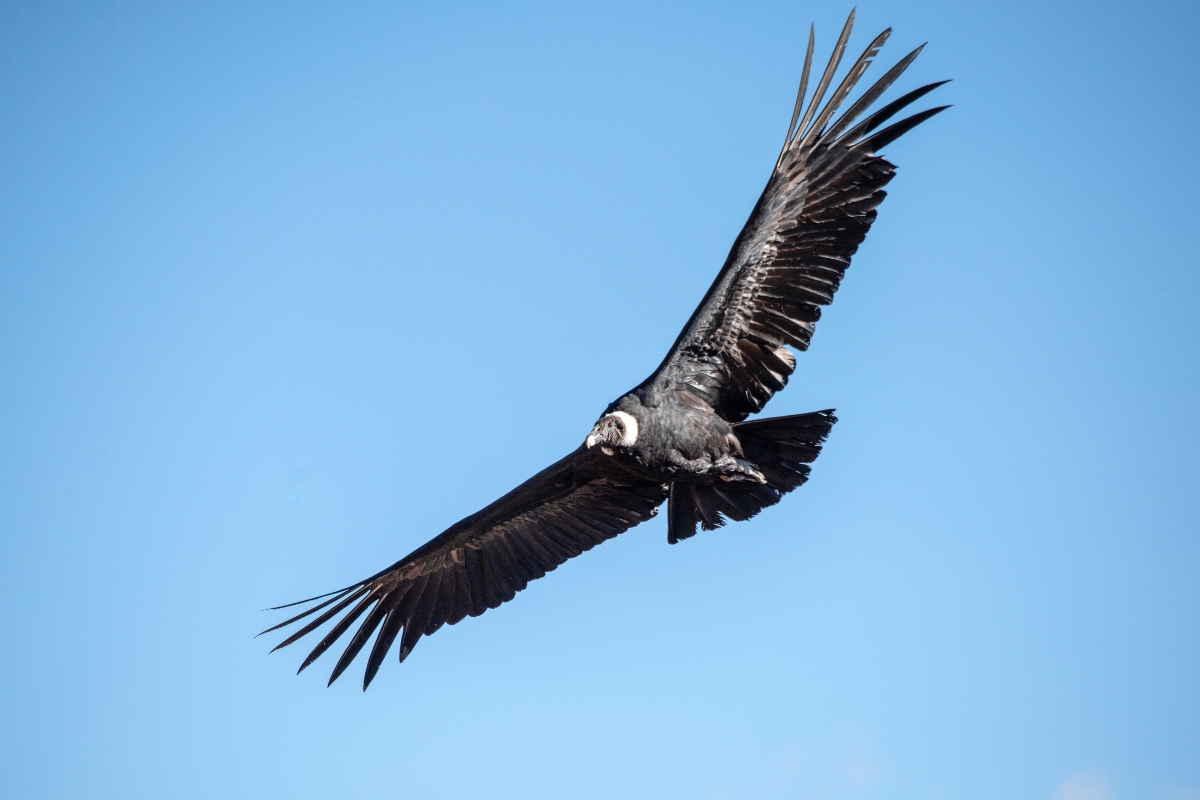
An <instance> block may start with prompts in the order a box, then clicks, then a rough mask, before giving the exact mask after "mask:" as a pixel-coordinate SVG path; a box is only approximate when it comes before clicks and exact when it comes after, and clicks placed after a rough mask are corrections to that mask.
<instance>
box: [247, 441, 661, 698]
mask: <svg viewBox="0 0 1200 800" xmlns="http://www.w3.org/2000/svg"><path fill="white" fill-rule="evenodd" d="M666 496H667V490H666V488H664V487H663V485H662V484H660V483H655V482H653V481H647V480H643V479H640V478H635V477H632V476H629V475H626V474H624V473H616V472H614V471H613V468H612V467H611V466H610V464H609V463H607V462H606V461H605V460H604V459H603V457H602V456H599V455H597V454H595V453H593V452H591V451H589V450H587V449H585V448H582V447H581V448H580V449H579V450H576V451H575V452H574V453H572V454H571V455H569V456H567V457H566V458H564V459H562V460H561V461H559V462H558V463H556V464H553V465H551V466H550V467H547V468H546V469H544V470H542V471H541V472H539V473H538V474H537V475H535V476H533V477H532V478H530V479H529V480H528V481H526V482H525V483H523V484H521V485H520V486H518V487H517V488H516V489H514V490H513V491H511V492H509V493H508V494H506V495H505V496H504V497H502V498H500V499H499V500H497V501H496V502H494V503H492V504H491V505H489V506H488V507H486V508H484V509H483V510H481V511H479V512H478V513H475V514H472V515H471V516H469V517H467V518H466V519H464V520H462V521H460V522H458V523H456V524H455V525H452V526H451V527H450V528H448V529H447V530H446V531H445V532H444V533H442V534H441V535H439V536H437V537H436V538H434V539H432V540H431V541H429V542H427V543H426V544H424V545H422V546H421V547H419V548H417V549H416V550H415V551H414V552H413V553H411V554H410V555H408V556H407V557H405V558H403V559H401V560H400V561H398V562H396V563H395V564H393V565H392V566H390V567H388V568H387V569H385V570H384V571H383V572H380V573H378V574H377V575H373V576H372V577H370V578H368V579H366V580H365V581H362V582H360V583H356V584H354V585H353V586H348V587H346V588H345V589H343V590H341V591H340V592H335V593H333V596H332V597H330V596H329V595H322V597H315V598H312V600H313V601H316V600H322V602H320V603H317V604H316V605H314V606H313V607H312V608H310V609H308V610H306V611H303V612H301V613H300V614H297V615H295V616H293V617H292V618H291V619H288V620H286V621H284V622H282V623H280V624H279V625H276V626H274V627H273V628H269V629H268V630H277V629H279V628H283V627H285V626H287V625H290V624H292V623H294V622H298V621H300V620H302V619H306V618H307V617H309V615H311V614H313V613H315V612H317V611H323V613H321V614H320V615H319V616H316V617H315V618H313V619H312V620H311V621H310V622H308V623H307V624H305V626H304V627H303V628H301V629H300V630H298V631H296V632H295V633H293V634H292V635H291V636H289V637H288V638H287V639H285V640H284V641H283V642H281V643H280V644H279V646H278V647H276V648H275V649H276V650H278V649H279V648H280V647H286V646H288V645H289V644H292V643H293V642H295V641H297V640H298V639H301V638H303V637H304V636H306V635H308V634H309V633H312V632H313V631H315V630H316V629H317V628H319V627H321V626H322V625H323V624H325V623H326V622H329V621H330V620H333V619H335V618H337V617H338V616H339V615H341V614H343V612H345V613H344V615H343V616H341V618H340V619H338V621H337V622H336V623H335V624H334V626H333V628H332V629H331V630H330V631H329V633H327V634H326V635H325V636H324V637H323V638H322V639H321V640H320V641H319V642H318V643H317V645H316V647H314V648H313V650H312V652H311V653H309V655H308V656H307V657H306V658H305V659H304V662H303V663H302V664H301V666H300V669H301V670H303V669H304V668H305V667H307V666H308V665H309V664H311V663H312V662H313V661H315V660H316V659H317V658H318V657H320V656H321V655H322V654H323V653H324V652H325V651H326V650H328V649H329V648H330V647H332V646H333V645H334V644H335V643H336V642H337V641H338V640H339V639H340V638H341V637H342V636H343V635H344V634H345V633H346V632H347V631H348V630H349V629H350V628H351V627H352V626H353V625H354V623H355V622H356V621H357V620H358V619H359V618H360V617H363V615H364V614H365V615H366V616H365V618H363V621H362V622H361V623H359V626H358V628H357V629H356V630H355V632H354V634H353V635H352V636H351V637H350V641H349V643H348V644H347V646H346V649H345V650H344V651H343V652H342V655H341V657H340V658H339V659H338V662H337V664H336V665H335V666H334V669H333V673H332V675H331V676H330V678H329V682H330V683H333V682H334V681H335V680H337V678H338V676H340V675H341V674H342V672H344V671H345V670H346V668H347V667H349V666H350V664H351V662H353V661H354V658H355V657H356V656H357V655H358V654H359V652H361V651H362V649H363V648H364V647H366V645H367V643H368V642H369V641H370V640H371V636H372V634H375V632H376V630H378V635H377V636H376V637H375V643H374V645H373V646H372V647H371V649H370V655H369V656H368V657H367V668H366V673H365V674H364V676H363V689H366V688H367V686H369V685H370V683H371V681H372V680H373V679H374V678H375V674H376V673H377V672H378V671H379V666H380V664H382V663H383V659H384V657H385V656H386V655H387V653H388V651H389V650H390V649H391V647H392V645H393V644H394V643H395V641H396V638H397V637H399V638H400V660H401V661H403V660H404V659H405V658H407V657H408V654H409V653H410V652H412V649H413V647H414V646H416V644H417V640H418V639H420V638H421V637H422V636H426V635H428V634H430V633H433V632H434V631H436V630H437V629H438V628H440V627H441V626H442V625H445V624H447V623H449V624H451V625H453V624H454V623H456V622H458V621H460V620H461V619H463V618H464V617H466V616H468V615H469V616H473V617H474V616H479V615H480V614H482V613H483V612H484V611H486V610H487V609H489V608H495V607H496V606H498V605H500V604H501V603H504V602H507V601H508V600H511V599H512V598H513V596H514V595H515V594H516V593H517V592H519V591H521V590H522V589H524V588H525V586H526V585H527V584H528V583H529V581H531V580H535V579H537V578H540V577H542V576H543V575H545V574H546V573H547V572H550V571H551V570H553V569H555V568H556V567H557V566H558V565H559V564H562V563H563V562H564V561H566V560H567V559H569V558H572V557H574V556H577V555H579V554H580V553H582V552H584V551H586V550H590V549H591V548H592V547H594V546H596V545H597V544H599V543H600V542H603V541H605V540H606V539H611V538H612V537H614V536H616V535H617V534H619V533H622V532H624V531H627V530H629V529H630V528H632V527H633V526H635V525H637V524H639V523H641V522H645V521H646V520H648V519H649V518H650V517H652V516H654V514H655V513H656V512H657V510H658V506H659V505H660V504H661V503H662V502H663V500H665V499H666ZM285 607H286V606H281V608H285ZM401 631H403V633H401ZM264 633H266V631H264Z"/></svg>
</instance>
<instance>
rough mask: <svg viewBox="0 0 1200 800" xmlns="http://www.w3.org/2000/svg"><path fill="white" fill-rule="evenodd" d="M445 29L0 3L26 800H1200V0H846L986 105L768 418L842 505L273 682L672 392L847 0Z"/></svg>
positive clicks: (856, 269) (921, 163)
mask: <svg viewBox="0 0 1200 800" xmlns="http://www.w3.org/2000/svg"><path fill="white" fill-rule="evenodd" d="M426 5H429V4H407V5H406V4H379V5H368V4H329V5H316V4H303V5H302V4H294V3H289V4H254V5H251V4H242V3H237V4H224V5H222V4H208V5H206V6H203V7H199V6H197V7H193V8H191V9H188V8H185V7H183V5H182V4H173V5H169V6H164V5H161V4H146V3H135V2H125V3H94V4H93V3H77V2H69V3H67V2H62V3H55V4H48V3H4V4H3V5H0V121H2V124H0V374H2V375H3V376H4V378H3V380H0V600H2V602H0V609H2V611H0V635H2V638H3V642H4V645H3V651H2V652H3V659H2V660H0V774H3V776H4V778H3V781H4V784H5V789H4V794H5V795H6V796H11V797H20V798H65V797H80V798H84V797H86V798H110V797H111V798H122V799H123V800H127V799H128V798H161V797H172V798H211V797H229V798H242V797H246V798H249V797H281V798H328V797H351V796H358V795H367V796H372V797H396V798H401V797H403V798H410V797H420V798H457V797H466V796H481V797H488V798H561V797H581V798H611V797H629V798H639V797H645V798H650V797H653V798H665V797H670V798H706V799H711V800H724V799H727V800H733V799H734V798H947V799H949V798H963V797H972V798H981V799H987V798H996V799H997V800H999V799H1000V798H1005V799H1007V798H1014V797H1022V798H1047V799H1048V800H1049V799H1050V798H1054V799H1055V800H1116V799H1117V798H1120V800H1126V799H1132V798H1150V799H1151V800H1197V798H1200V680H1198V679H1197V676H1200V579H1198V578H1197V576H1198V575H1200V531H1198V522H1200V492H1197V490H1196V484H1197V479H1198V478H1200V456H1198V453H1200V424H1198V423H1197V418H1196V409H1197V408H1198V407H1200V380H1198V376H1200V370H1198V358H1197V352H1198V350H1197V347H1198V345H1200V322H1198V320H1197V315H1196V311H1197V308H1198V307H1200V258H1198V255H1200V253H1198V251H1200V247H1198V246H1197V243H1196V237H1195V231H1196V220H1197V218H1198V217H1200V190H1198V188H1197V187H1198V185H1200V168H1198V166H1197V164H1198V162H1197V159H1196V152H1195V148H1196V143H1197V139H1196V132H1197V130H1198V129H1200V113H1198V111H1200V108H1198V107H1200V93H1197V92H1196V89H1195V86H1194V76H1195V75H1196V74H1197V71H1198V70H1200V48H1198V47H1197V45H1196V43H1195V31H1196V29H1197V25H1198V24H1200V7H1197V6H1196V5H1194V4H1188V3H1131V2H1124V3H1122V2H1107V3H1087V4H1085V3H1062V2H1057V3H1055V2H1051V3H1027V2H1025V3H1023V2H1014V3H1006V4H999V3H990V4H963V3H952V2H912V3H875V2H871V3H864V4H861V5H860V6H859V14H858V20H859V22H858V27H857V30H856V36H855V37H854V39H853V40H852V43H851V51H853V52H855V53H857V52H858V51H860V50H861V49H862V47H864V46H865V44H866V42H867V41H868V40H869V37H870V36H872V35H874V34H875V33H877V32H878V31H879V30H881V29H882V28H884V27H887V26H889V25H890V26H894V27H895V29H896V31H895V34H894V36H893V38H892V41H891V42H890V43H889V45H888V47H887V48H886V49H885V51H884V58H885V60H887V61H889V62H890V61H894V60H896V59H898V58H899V57H900V56H902V55H903V54H904V53H906V52H907V51H908V50H909V49H911V48H912V47H914V46H916V45H917V44H920V43H921V42H924V41H926V40H928V41H929V42H930V45H929V47H928V48H927V49H926V51H925V52H924V53H923V54H922V56H921V58H920V59H919V60H918V61H917V63H916V64H915V65H914V67H913V68H912V69H911V70H910V71H909V73H908V75H907V76H906V77H905V78H904V79H903V80H902V81H901V83H900V85H898V86H897V87H896V89H895V90H894V91H893V93H892V95H891V96H895V95H896V93H897V92H898V91H903V90H906V89H907V88H913V87H915V86H918V85H920V84H921V83H923V82H927V81H931V80H938V79H942V78H947V77H951V78H954V79H955V80H954V82H953V83H951V84H949V85H948V86H946V87H944V88H942V89H940V90H938V92H937V94H936V95H935V96H934V97H935V98H936V100H937V101H939V102H951V103H954V104H955V106H954V108H953V109H952V110H951V111H950V112H948V113H946V114H943V115H941V116H940V117H938V118H937V119H935V120H933V121H931V122H929V123H927V124H925V125H924V126H922V127H921V128H918V129H917V130H916V131H915V132H913V133H912V134H909V135H908V136H906V137H905V138H903V139H902V140H900V141H899V142H897V143H895V144H893V145H892V146H890V147H889V148H888V150H887V154H888V155H889V156H890V158H891V159H892V160H893V161H894V162H895V163H897V164H898V165H899V174H898V177H897V179H896V180H895V181H894V182H893V183H892V185H891V187H889V192H890V197H889V199H888V200H887V201H886V202H885V204H884V205H883V207H882V209H881V214H880V217H879V221H878V223H877V224H876V226H875V228H874V229H873V230H872V232H871V235H870V236H869V238H868V239H867V242H866V243H865V245H864V246H863V247H862V248H861V250H860V251H859V253H858V255H857V256H856V258H855V261H854V264H853V267H852V268H851V270H850V272H849V274H848V277H847V279H846V282H845V283H844V285H843V287H842V289H841V291H840V292H839V294H838V297H837V301H836V302H835V303H834V305H833V306H832V308H831V309H829V310H828V312H827V313H826V314H825V317H824V319H823V320H822V321H821V323H820V325H819V326H818V329H817V333H816V336H815V338H814V341H813V346H812V349H811V350H810V351H809V352H808V353H806V354H803V355H802V356H801V357H800V359H799V360H800V366H799V368H798V370H797V373H796V375H795V376H794V377H793V380H792V384H791V385H790V386H789V388H788V389H787V391H785V392H784V393H783V394H781V395H780V396H778V397H777V398H776V399H775V400H773V401H772V403H771V404H770V406H768V409H767V413H768V414H783V413H796V412H801V411H809V410H813V409H819V408H827V407H836V408H837V409H838V415H839V417H840V418H841V422H840V423H839V424H838V426H837V427H836V428H835V430H834V432H833V434H832V436H831V438H830V441H829V444H828V446H827V448H826V451H825V453H824V454H823V455H822V456H821V458H820V459H819V461H818V462H817V463H816V465H815V469H814V472H813V478H812V480H811V481H810V482H809V483H808V484H807V485H806V486H804V487H803V488H802V489H800V490H799V491H797V492H796V493H795V494H793V495H791V496H789V497H788V498H787V500H785V501H784V502H783V503H782V504H780V505H779V506H777V507H775V508H773V509H770V510H768V511H767V512H764V513H763V514H762V515H761V516H760V517H759V518H757V519H755V520H753V521H751V522H748V523H741V524H736V525H731V526H728V527H726V528H725V529H723V530H720V531H717V532H713V533H707V534H704V535H702V536H698V537H696V538H695V539H693V540H690V541H688V542H686V543H684V544H681V545H679V546H675V547H669V546H668V545H667V543H666V527H665V521H664V520H662V519H658V520H654V521H652V522H650V523H648V524H646V525H644V526H642V527H639V528H636V529H635V530H633V531H631V532H630V533H628V534H625V535H623V536H621V537H619V538H618V539H617V540H615V541H613V542H610V543H608V544H605V545H604V546H603V547H600V548H597V549H596V550H594V551H592V552H591V553H589V554H587V555H586V556H585V557H581V558H579V559H576V560H574V561H572V562H570V563H568V564H567V565H565V566H564V567H562V568H560V569H559V570H558V571H556V572H554V573H552V574H550V575H549V576H547V577H546V578H544V579H542V580H540V581H537V582H535V583H534V584H532V585H531V586H530V587H529V589H527V590H526V591H525V592H524V593H523V594H521V595H520V596H519V597H518V598H517V599H516V600H515V601H514V602H512V603H510V604H507V605H505V606H503V607H502V608H500V609H497V610H495V611H491V612H488V613H487V614H486V615H485V616H483V617H480V618H477V619H468V620H466V621H465V622H463V623H461V624H459V625H457V626H454V627H451V628H446V629H443V630H442V631H441V632H439V633H438V634H437V635H436V636H433V637H431V638H429V639H427V640H424V641H422V643H421V645H420V646H419V647H418V648H417V649H416V651H415V652H414V654H413V655H412V657H410V658H409V659H408V661H406V662H405V663H404V664H403V665H397V664H396V663H395V660H394V658H392V659H389V660H388V662H387V663H386V664H385V666H384V669H383V670H382V671H381V673H380V675H379V677H378V678H377V679H376V681H375V683H374V685H373V686H372V688H371V690H370V691H369V692H367V693H366V694H363V693H362V692H361V691H360V690H359V675H360V674H361V672H360V669H361V667H360V666H356V667H354V668H352V671H351V673H350V675H348V676H347V678H345V679H343V680H342V681H340V682H339V683H337V684H335V685H334V687H333V688H332V689H326V688H324V682H325V677H326V675H327V674H328V669H329V668H330V667H331V664H325V663H324V662H318V667H317V668H315V669H313V670H310V671H308V672H305V673H304V674H303V675H302V676H300V677H296V676H294V674H293V673H294V670H295V668H296V666H297V665H298V662H299V658H300V655H301V654H300V653H298V652H290V651H283V652H280V653H276V654H273V655H270V656H268V655H267V651H268V650H269V648H270V646H271V644H272V643H273V640H272V641H266V640H265V637H264V639H258V640H255V639H254V638H253V634H254V633H256V632H257V631H258V630H261V629H262V628H264V627H266V626H267V625H269V624H272V623H273V622H274V621H277V620H278V617H277V616H275V615H272V614H270V613H264V612H262V611H261V610H260V609H262V608H264V607H265V606H270V605H275V604H278V603H280V602H286V601H290V600H294V599H298V598H300V597H305V596H309V595H311V594H315V593H317V592H321V591H327V590H330V589H334V588H337V587H340V586H343V585H345V584H347V583H350V582H352V581H354V580H357V579H359V578H362V577H365V576H366V575H368V574H371V573H373V572H375V571H376V570H378V569H379V568H381V567H383V566H385V565H387V564H389V563H391V562H392V561H394V560H395V559H396V558H398V557H399V556H401V555H403V554H404V553H407V552H408V551H410V550H412V549H413V548H414V547H415V546H417V545H419V544H420V543H422V542H423V541H425V540H426V539H428V538H430V537H431V536H433V535H434V534H436V533H438V532H439V531H441V530H442V529H443V528H445V527H446V526H447V525H449V524H450V523H452V522H454V521H455V520H457V519H459V518H460V517H462V516H464V515H466V514H467V513H470V512H472V511H474V510H476V509H477V508H478V507H480V506H481V505H483V504H484V503H486V502H489V501H491V500H492V499H494V498H495V497H497V496H499V495H500V494H502V493H503V492H505V491H507V490H508V489H510V488H512V487H513V486H514V485H516V484H517V483H518V482H520V481H521V480H523V479H525V478H526V477H528V476H529V475H531V474H532V473H533V472H535V471H537V470H538V469H540V468H541V467H543V466H545V465H546V464H548V463H549V462H551V461H552V460H554V459H556V458H558V457H559V456H561V455H563V454H564V453H566V452H567V451H568V450H570V449H571V448H573V447H574V446H576V445H577V444H578V443H579V441H581V440H582V438H583V436H584V435H585V434H586V433H587V431H588V429H589V428H590V427H591V424H592V422H593V421H594V420H595V418H596V416H597V415H598V414H599V413H600V411H602V410H603V408H604V407H605V405H606V404H607V403H608V402H609V401H610V400H612V399H613V398H615V397H617V396H618V395H619V394H621V393H622V392H624V391H625V390H626V389H628V388H630V387H631V386H632V385H634V384H635V383H637V382H638V381H640V380H641V379H642V378H643V377H644V376H645V375H646V374H647V373H648V372H649V371H650V370H652V369H653V368H654V367H655V366H656V365H657V364H658V362H659V360H660V359H661V357H662V355H663V353H664V351H665V350H666V348H667V347H668V346H669V345H670V343H671V342H672V341H673V339H674V337H675V335H676V333H677V332H678V330H679V328H680V327H681V326H682V324H683V322H684V321H685V320H686V318H687V316H688V314H690V312H691V310H692V308H693V307H694V306H695V304H696V302H697V301H698V300H699V298H700V296H701V295H702V294H703V292H704V290H705V288H707V286H708V284H709V282H710V281H711V280H712V278H713V275H714V274H715V272H716V270H717V269H718V268H719V266H720V264H721V262H722V260H723V258H724V255H725V253H726V251H727V250H728V247H729V245H730V243H731V241H732V239H733V237H734V236H735V235H736V233H737V231H738V229H739V228H740V226H741V224H742V223H743V221H744V219H745V217H746V215H747V213H748V211H749V209H750V207H751V206H752V204H753V202H754V200H755V198H756V197H757V194H758V192H759V191H760V190H761V188H762V185H763V184H764V182H765V181H766V178H767V174H768V170H769V169H770V167H771V165H772V164H773V163H774V158H775V155H776V154H777V152H778V148H779V145H780V143H781V140H782V137H783V134H784V132H785V130H786V124H787V120H788V116H789V114H790V111H791V101H792V97H793V93H794V91H795V85H796V81H797V80H798V77H799V70H800V63H801V60H802V56H803V46H804V37H805V35H806V33H807V29H808V24H809V22H810V21H813V22H815V23H816V25H817V51H818V58H824V57H826V56H827V55H828V52H829V48H830V47H831V46H832V42H833V40H834V39H835V38H836V36H837V33H838V31H839V30H840V26H841V23H842V21H843V20H844V18H845V15H846V14H847V13H848V11H849V5H848V4H838V3H828V2H822V3H786V2H779V3H727V4H654V3H632V4H621V3H605V4H591V5H584V4H577V5H569V4H510V5H508V6H507V7H500V6H499V4H482V3H479V4H472V3H444V4H439V5H438V7H437V8H436V9H431V8H428V7H424V6H426ZM877 69H878V68H877ZM879 72H880V71H876V72H874V73H873V74H879ZM871 74H872V73H868V77H870V76H871ZM933 99H934V98H931V100H933ZM932 104H933V103H932V102H931V103H930V105H932Z"/></svg>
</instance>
